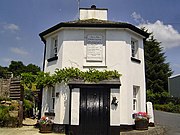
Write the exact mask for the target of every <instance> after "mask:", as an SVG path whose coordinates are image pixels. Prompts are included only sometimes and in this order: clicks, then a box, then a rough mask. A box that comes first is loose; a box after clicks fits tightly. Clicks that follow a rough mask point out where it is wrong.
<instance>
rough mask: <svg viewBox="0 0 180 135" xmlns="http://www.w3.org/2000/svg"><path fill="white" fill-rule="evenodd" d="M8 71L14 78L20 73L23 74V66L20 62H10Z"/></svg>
mask: <svg viewBox="0 0 180 135" xmlns="http://www.w3.org/2000/svg"><path fill="white" fill-rule="evenodd" d="M9 71H10V72H12V73H13V75H14V76H15V77H16V76H19V75H20V74H21V73H24V71H25V65H24V64H23V63H22V62H21V61H11V64H10V65H9Z"/></svg>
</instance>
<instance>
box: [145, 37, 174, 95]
mask: <svg viewBox="0 0 180 135" xmlns="http://www.w3.org/2000/svg"><path fill="white" fill-rule="evenodd" d="M144 51H145V71H146V87H147V90H151V91H152V92H153V93H162V92H167V91H168V77H170V76H171V75H172V73H173V72H172V70H171V69H170V67H169V63H166V62H165V60H166V57H165V56H164V53H163V52H162V51H163V48H162V47H161V43H160V42H158V41H157V40H156V39H154V37H153V36H152V35H151V36H150V38H149V39H148V40H146V41H145V43H144Z"/></svg>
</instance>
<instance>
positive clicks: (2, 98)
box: [0, 97, 11, 101]
mask: <svg viewBox="0 0 180 135" xmlns="http://www.w3.org/2000/svg"><path fill="white" fill-rule="evenodd" d="M3 100H4V101H11V99H10V98H4V97H0V101H3Z"/></svg>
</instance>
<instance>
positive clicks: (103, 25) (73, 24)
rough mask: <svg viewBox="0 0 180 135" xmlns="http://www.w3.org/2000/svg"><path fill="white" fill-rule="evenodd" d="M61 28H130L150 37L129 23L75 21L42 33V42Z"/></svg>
mask: <svg viewBox="0 0 180 135" xmlns="http://www.w3.org/2000/svg"><path fill="white" fill-rule="evenodd" d="M61 27H99V28H106V27H108V28H129V29H130V30H132V31H135V32H137V33H138V34H140V35H142V36H144V37H145V38H148V37H149V34H148V33H146V32H145V31H143V30H141V29H139V28H137V27H135V26H134V25H132V24H129V23H116V22H115V23H113V22H107V23H103V22H102V23H100V22H99V23H98V22H97V23H91V22H89V23H81V21H79V22H78V21H75V22H62V23H59V24H57V25H55V26H53V27H51V28H49V29H47V30H45V31H43V32H41V33H40V34H39V36H40V37H41V40H42V41H43V42H44V36H45V35H47V34H49V33H51V32H53V31H55V30H57V29H59V28H61Z"/></svg>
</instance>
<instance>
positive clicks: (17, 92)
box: [10, 91, 21, 95]
mask: <svg viewBox="0 0 180 135" xmlns="http://www.w3.org/2000/svg"><path fill="white" fill-rule="evenodd" d="M12 94H21V92H20V91H10V95H12Z"/></svg>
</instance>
